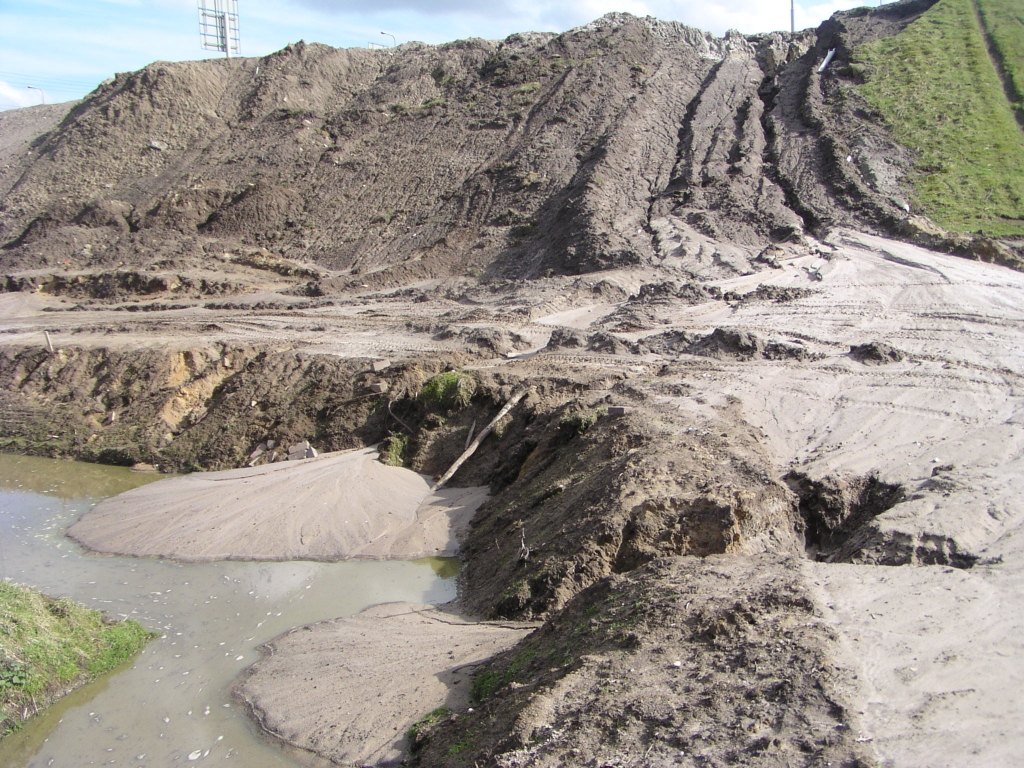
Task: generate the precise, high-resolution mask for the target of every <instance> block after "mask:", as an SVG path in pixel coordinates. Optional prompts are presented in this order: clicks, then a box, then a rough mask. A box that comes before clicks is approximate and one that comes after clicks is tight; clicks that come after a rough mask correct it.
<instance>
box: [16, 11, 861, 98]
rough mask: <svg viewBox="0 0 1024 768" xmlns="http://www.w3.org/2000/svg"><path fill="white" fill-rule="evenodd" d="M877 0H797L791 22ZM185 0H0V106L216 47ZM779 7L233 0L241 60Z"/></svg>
mask: <svg viewBox="0 0 1024 768" xmlns="http://www.w3.org/2000/svg"><path fill="white" fill-rule="evenodd" d="M212 1H213V0H205V2H208V3H209V2H212ZM878 1H879V0H799V1H798V2H796V5H795V13H796V27H797V29H804V28H807V27H813V26H817V25H818V24H819V23H821V22H822V21H823V20H825V19H826V18H828V17H829V16H830V15H832V13H834V12H835V11H838V10H845V9H847V8H853V7H855V6H858V5H864V4H865V2H868V3H870V4H871V5H875V4H876V3H877V2H878ZM196 3H197V0H0V110H3V109H11V108H16V107H24V106H30V105H33V104H39V103H42V102H43V101H44V100H45V102H46V103H47V104H51V103H56V102H61V101H69V100H71V99H78V98H81V97H83V96H84V95H85V94H87V93H88V92H89V91H91V90H92V89H93V88H95V87H96V86H97V85H98V84H99V83H101V82H102V81H103V80H105V79H107V78H108V77H112V76H113V75H114V74H115V73H117V72H130V71H133V70H136V69H140V68H141V67H144V66H145V65H146V64H149V63H150V62H152V61H157V60H163V61H182V60H186V59H203V58H209V57H211V56H214V55H217V54H214V53H211V52H208V51H203V50H202V48H201V47H200V44H199V31H198V28H199V23H198V16H199V14H198V10H197V5H196ZM789 6H790V0H564V1H563V2H547V1H546V0H491V1H490V3H487V2H481V0H238V9H239V16H240V19H241V22H240V26H241V36H242V55H243V56H264V55H266V54H268V53H272V52H274V51H277V50H280V49H281V48H283V47H284V46H286V45H287V44H288V43H293V42H297V41H299V40H305V41H306V42H318V43H326V44H328V45H333V46H336V47H366V46H367V45H369V44H371V43H372V44H374V45H385V46H390V45H392V44H393V43H394V42H397V43H399V44H401V43H403V42H407V41H410V40H419V41H422V42H426V43H435V44H436V43H444V42H448V41H450V40H457V39H460V38H466V37H483V38H488V39H501V38H504V37H507V36H508V35H510V34H512V33H513V32H525V31H539V32H563V31H565V30H567V29H571V28H572V27H575V26H578V25H580V24H586V23H587V22H589V21H593V20H594V19H596V18H598V17H599V16H603V15H604V14H606V13H609V12H611V11H626V12H629V13H633V14H635V15H637V16H648V15H650V16H656V17H657V18H659V19H665V20H673V21H681V22H684V23H686V24H690V25H691V26H695V27H699V28H700V29H704V30H708V31H710V32H713V33H715V34H718V35H721V34H724V33H725V31H726V30H727V29H738V30H740V31H741V32H745V33H754V32H769V31H772V30H777V29H789ZM382 32H388V33H390V35H394V41H393V40H392V38H391V37H390V36H388V35H384V34H381V33H382Z"/></svg>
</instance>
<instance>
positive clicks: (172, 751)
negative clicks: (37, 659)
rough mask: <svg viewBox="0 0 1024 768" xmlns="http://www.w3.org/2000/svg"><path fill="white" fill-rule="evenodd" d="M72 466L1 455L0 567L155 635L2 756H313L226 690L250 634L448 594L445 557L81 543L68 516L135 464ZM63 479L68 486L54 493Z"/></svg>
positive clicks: (41, 760) (70, 759) (252, 640)
mask: <svg viewBox="0 0 1024 768" xmlns="http://www.w3.org/2000/svg"><path fill="white" fill-rule="evenodd" d="M81 467H82V465H79V464H75V463H72V462H57V461H52V460H48V459H36V458H31V457H14V456H2V455H0V478H2V479H0V577H2V578H5V579H11V580H13V581H17V582H19V583H24V584H28V585H30V586H34V587H36V588H37V589H39V590H41V591H43V592H45V593H47V594H51V595H54V596H65V595H66V596H69V597H71V598H72V599H75V600H77V601H79V602H81V603H83V604H84V605H86V606H88V607H90V608H97V609H101V610H103V611H105V612H107V613H108V614H109V615H111V616H114V617H121V618H123V617H128V616H130V617H131V618H134V619H136V620H138V621H140V622H141V623H142V624H143V625H144V626H146V627H147V628H150V629H152V630H154V631H158V632H162V633H163V637H162V638H160V639H158V640H155V641H154V642H153V643H151V644H150V645H149V646H147V648H146V649H145V651H144V652H143V654H142V655H141V656H139V657H138V658H137V659H136V660H135V662H134V664H132V665H131V666H130V667H129V668H128V669H126V670H124V671H122V672H120V673H117V674H115V675H113V676H111V677H108V678H105V679H104V680H102V681H100V682H99V683H97V684H94V685H93V686H90V687H89V688H87V689H83V690H82V691H80V692H79V693H78V694H76V695H73V698H71V699H69V701H68V703H67V704H66V705H65V704H59V705H58V707H65V706H66V707H67V708H66V709H56V710H54V711H53V713H52V714H51V715H50V716H44V717H42V718H39V719H38V720H33V721H31V722H30V723H29V724H28V725H27V726H26V727H25V728H24V729H23V730H22V731H20V732H19V733H16V734H14V735H13V736H11V737H10V738H8V739H5V740H4V741H3V742H2V743H0V765H3V766H5V768H22V767H24V766H33V767H34V766H54V767H55V768H57V767H60V766H68V767H74V768H77V767H78V766H86V765H104V764H116V765H132V766H167V765H177V764H188V765H191V764H197V765H199V764H202V763H203V762H206V761H209V760H214V759H216V760H218V761H222V760H224V759H230V760H231V763H229V764H237V765H244V766H247V767H248V766H254V767H255V768H269V767H270V766H275V767H276V766H293V765H308V764H311V763H312V761H313V758H312V757H311V756H310V755H308V754H303V753H298V752H297V751H294V752H286V751H284V750H283V749H282V748H281V747H280V746H279V745H277V744H271V743H269V742H268V741H267V740H266V739H264V738H262V737H261V736H259V735H258V734H257V732H256V729H255V727H254V726H253V724H252V723H251V722H250V721H249V720H248V718H246V717H245V715H244V713H243V712H242V708H241V707H239V706H238V705H237V704H236V703H234V702H232V700H231V698H230V696H229V694H228V688H229V686H230V684H231V682H232V680H233V679H234V678H235V677H236V676H237V675H238V674H239V673H240V672H242V670H244V669H245V668H246V667H247V666H248V665H250V664H252V663H253V662H254V661H255V660H256V658H257V655H258V654H257V652H256V647H257V646H258V645H260V644H261V643H264V642H266V641H268V640H270V639H271V638H273V637H275V636H277V635H279V634H281V633H282V632H285V631H287V630H290V629H292V628H294V627H298V626H301V625H304V624H308V623H312V622H317V621H322V620H324V619H333V618H335V617H338V616H346V615H349V614H352V613H355V612H357V611H360V610H362V609H363V608H365V607H366V606H367V605H371V604H374V603H380V602H388V601H399V600H411V601H415V602H417V603H441V602H445V601H448V600H451V599H452V598H454V597H455V584H454V579H451V578H449V579H447V580H444V579H441V578H439V577H438V575H437V573H436V572H435V571H441V572H444V573H445V574H446V575H447V576H449V577H450V576H452V575H453V573H452V571H453V568H452V567H451V562H450V561H440V560H428V561H422V562H418V563H414V562H349V563H335V564H327V563H314V562H292V563H249V562H224V563H175V562H166V561H159V560H153V559H144V560H137V559H128V558H120V557H102V556H95V555H88V554H86V553H84V552H82V550H81V549H80V548H79V547H78V546H77V545H75V544H74V543H73V542H71V541H70V540H68V539H67V538H66V537H65V536H64V530H65V528H66V527H67V525H68V524H69V523H70V522H72V521H73V520H75V519H76V518H77V517H78V516H79V515H81V514H82V513H84V512H85V511H86V510H88V509H89V508H90V506H91V505H92V504H94V503H96V498H97V497H98V496H100V493H98V492H97V490H99V491H100V492H102V489H104V488H110V487H111V486H112V487H114V488H115V489H120V488H122V487H124V486H125V484H127V485H128V486H129V487H130V485H131V484H132V483H134V482H136V481H137V479H138V478H139V477H140V476H138V475H133V474H132V473H130V472H129V471H128V470H126V469H123V468H113V467H96V466H94V465H86V466H85V471H84V475H85V476H78V477H73V476H72V470H74V469H76V468H81ZM89 475H94V476H92V477H90V476H89ZM44 476H45V477H47V478H49V479H43V478H44ZM112 476H116V477H115V479H114V481H111V480H110V478H111V477H112ZM143 479H145V478H143ZM64 480H66V481H68V484H69V485H71V486H73V487H71V488H70V492H69V493H66V494H65V496H71V498H66V497H62V493H63V492H62V491H61V486H60V482H61V481H64ZM19 485H20V486H21V487H20V488H19V487H18V486H19ZM89 491H92V492H93V493H94V494H95V495H94V496H92V497H89V496H88V492H89ZM82 494H85V495H82ZM57 715H59V716H57ZM58 721H59V722H58ZM196 753H198V755H197V756H196V758H195V759H194V760H193V761H191V762H190V761H189V758H190V757H191V756H192V755H196Z"/></svg>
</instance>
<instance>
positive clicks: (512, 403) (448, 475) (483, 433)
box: [433, 389, 529, 491]
mask: <svg viewBox="0 0 1024 768" xmlns="http://www.w3.org/2000/svg"><path fill="white" fill-rule="evenodd" d="M527 392H529V390H528V389H520V390H519V391H518V392H516V393H515V394H514V395H512V399H511V400H509V401H508V402H507V403H505V407H504V408H502V409H501V410H500V411H498V415H497V416H495V417H494V420H493V421H492V422H491V423H490V424H488V425H487V426H486V427H484V428H483V429H481V430H480V434H479V435H477V436H476V440H474V441H473V442H472V443H470V445H469V447H468V448H467V449H466V450H465V451H463V452H462V455H461V456H459V458H457V459H456V460H455V463H454V464H452V465H451V467H449V468H448V471H447V472H445V473H444V474H443V475H441V479H440V480H438V481H437V482H436V483H434V488H433V490H435V491H436V490H437V489H438V488H440V487H441V486H442V485H444V484H445V483H447V482H448V481H449V480H451V479H452V475H454V474H455V473H456V472H457V471H458V469H459V467H461V466H462V465H463V464H464V463H465V461H466V459H468V458H469V457H470V456H472V455H473V454H474V453H476V449H477V448H479V447H480V443H482V442H483V441H484V438H486V437H487V436H488V435H489V434H491V432H493V431H494V427H495V426H496V425H497V424H498V422H499V421H501V420H502V419H503V418H505V416H506V415H508V412H509V411H511V410H512V409H513V408H515V407H516V404H517V403H518V402H519V401H520V400H522V399H523V398H524V397H526V393H527Z"/></svg>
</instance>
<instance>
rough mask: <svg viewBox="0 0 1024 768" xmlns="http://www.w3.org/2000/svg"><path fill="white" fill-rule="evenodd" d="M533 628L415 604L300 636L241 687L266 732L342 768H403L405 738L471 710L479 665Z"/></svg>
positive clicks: (377, 609) (276, 649)
mask: <svg viewBox="0 0 1024 768" xmlns="http://www.w3.org/2000/svg"><path fill="white" fill-rule="evenodd" d="M535 626H536V625H532V624H522V625H511V624H491V623H468V622H465V621H463V620H462V619H460V618H458V617H457V616H455V615H453V614H450V613H446V612H444V611H443V610H441V609H438V608H434V607H431V606H425V605H411V604H409V603H389V604H385V605H377V606H373V607H372V608H367V609H366V610H365V611H363V612H362V613H360V614H358V615H356V616H354V617H352V618H347V619H335V620H334V621H327V622H322V623H320V624H314V625H312V626H310V627H303V628H301V629H295V630H292V631H290V632H287V633H285V634H284V635H281V636H280V637H277V638H275V639H274V640H272V641H271V642H269V643H267V644H266V645H265V646H263V648H262V649H261V650H263V652H264V653H265V654H266V655H265V656H264V658H263V659H262V660H261V661H259V662H257V663H256V664H254V665H253V666H252V667H250V668H249V669H248V670H246V672H245V673H244V674H243V676H242V677H241V678H239V680H238V682H237V683H236V684H235V687H234V689H233V693H234V695H235V696H236V697H238V698H240V699H242V700H243V701H244V702H245V704H246V706H247V707H248V709H249V711H250V712H251V713H252V715H253V716H254V717H255V719H256V720H257V721H258V722H259V724H260V726H261V727H262V728H263V729H264V730H266V731H267V732H269V733H271V734H273V735H274V736H276V737H278V738H280V739H282V740H284V741H286V742H288V743H289V744H292V745H294V746H297V747H301V748H303V749H308V750H311V751H314V752H316V753H317V754H319V755H322V756H324V757H327V758H329V759H330V760H332V761H334V762H335V763H339V764H341V765H392V764H397V763H398V762H399V761H400V760H401V759H402V757H403V754H404V751H405V749H406V733H407V732H408V730H409V728H410V727H411V726H412V725H413V724H415V723H416V722H417V721H418V720H419V719H420V718H421V717H422V716H424V715H426V714H427V713H429V712H432V711H433V710H434V709H436V708H437V707H439V706H442V705H443V706H445V707H447V708H449V709H452V710H457V709H460V708H462V709H464V708H465V706H466V705H467V704H468V702H469V689H470V686H471V685H472V676H473V671H474V665H475V664H478V663H480V662H481V661H483V660H485V659H487V658H488V657H490V656H492V655H494V654H495V653H498V652H500V651H503V650H505V649H506V648H509V647H511V646H512V645H514V644H515V643H517V642H518V641H519V640H521V639H522V638H523V637H525V636H526V635H527V634H528V633H529V632H530V631H532V630H533V628H534V627H535Z"/></svg>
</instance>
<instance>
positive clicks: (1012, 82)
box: [977, 0, 1024, 117]
mask: <svg viewBox="0 0 1024 768" xmlns="http://www.w3.org/2000/svg"><path fill="white" fill-rule="evenodd" d="M977 8H978V12H979V14H980V16H981V20H982V24H984V27H985V32H986V33H987V34H988V36H989V40H990V41H991V43H992V47H993V48H994V49H995V53H996V56H997V57H998V59H999V61H1000V63H1001V64H1002V67H1003V72H1004V73H1005V76H1006V79H1007V81H1008V83H1009V86H1010V91H1011V92H1012V100H1013V107H1014V109H1017V110H1024V3H1022V2H1021V0H977ZM1018 117H1019V115H1018Z"/></svg>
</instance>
